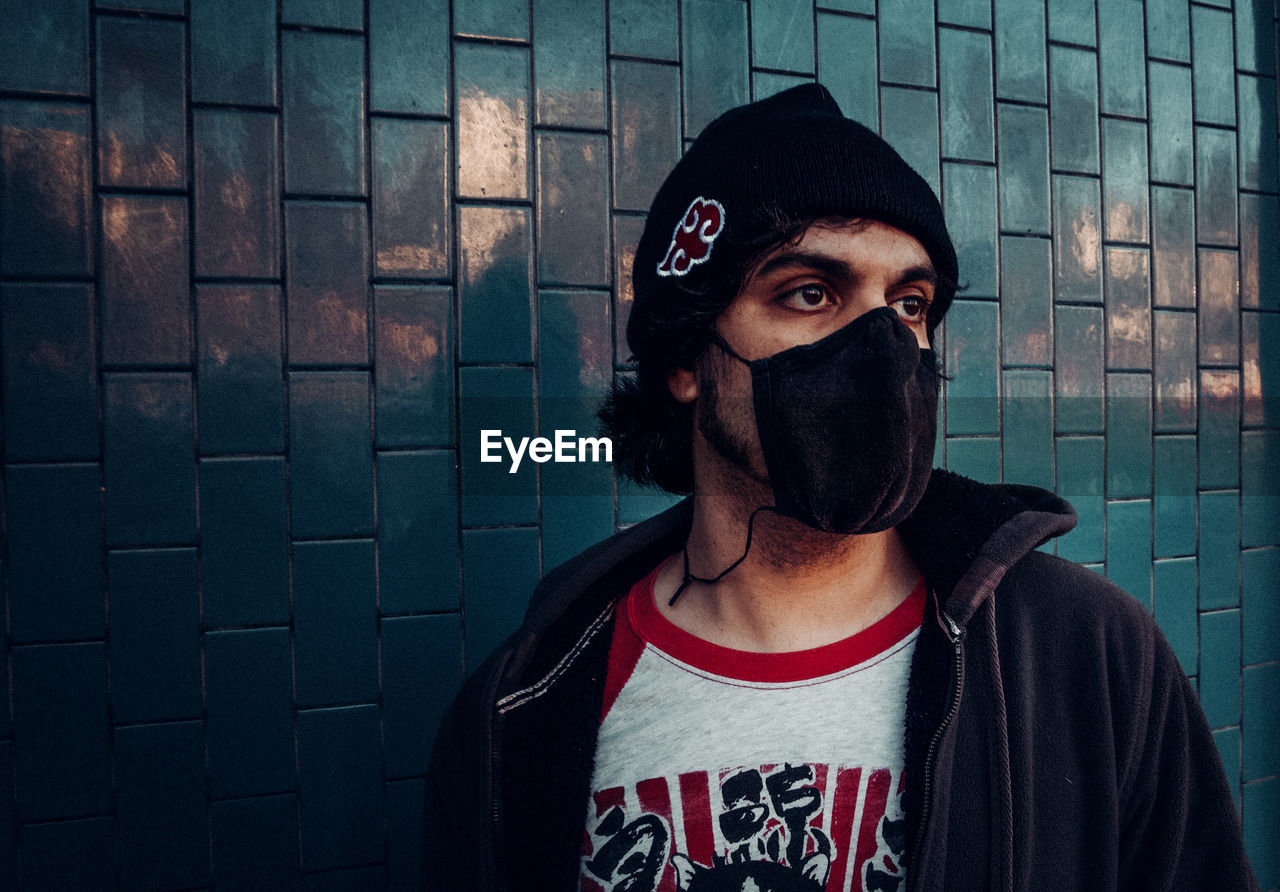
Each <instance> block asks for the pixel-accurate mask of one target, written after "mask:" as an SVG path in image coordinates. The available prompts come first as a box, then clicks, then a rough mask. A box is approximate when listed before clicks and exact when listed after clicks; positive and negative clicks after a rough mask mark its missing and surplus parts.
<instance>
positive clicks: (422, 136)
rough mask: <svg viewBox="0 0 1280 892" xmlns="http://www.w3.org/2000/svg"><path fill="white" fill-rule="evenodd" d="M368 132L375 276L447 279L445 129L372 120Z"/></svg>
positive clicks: (429, 123) (421, 123)
mask: <svg viewBox="0 0 1280 892" xmlns="http://www.w3.org/2000/svg"><path fill="white" fill-rule="evenodd" d="M371 128H372V133H373V137H372V139H373V247H374V267H375V270H376V271H377V274H378V275H382V276H392V277H413V278H443V277H446V276H448V275H449V253H450V252H449V239H450V225H449V217H450V212H449V199H448V191H449V189H448V182H447V180H448V152H449V133H448V128H447V127H446V126H445V125H444V124H438V123H436V122H434V121H408V120H402V119H399V118H374V119H373V122H372V124H371Z"/></svg>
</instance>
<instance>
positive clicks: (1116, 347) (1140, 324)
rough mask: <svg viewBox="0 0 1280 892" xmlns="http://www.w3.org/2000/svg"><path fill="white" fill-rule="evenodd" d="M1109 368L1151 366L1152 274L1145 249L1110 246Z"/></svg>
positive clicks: (1107, 285)
mask: <svg viewBox="0 0 1280 892" xmlns="http://www.w3.org/2000/svg"><path fill="white" fill-rule="evenodd" d="M1106 257H1107V275H1106V284H1105V289H1104V290H1105V293H1106V296H1107V298H1106V301H1107V303H1106V318H1107V367H1108V368H1112V369H1149V368H1151V274H1150V267H1149V258H1148V253H1147V251H1146V250H1145V249H1143V248H1107V249H1106Z"/></svg>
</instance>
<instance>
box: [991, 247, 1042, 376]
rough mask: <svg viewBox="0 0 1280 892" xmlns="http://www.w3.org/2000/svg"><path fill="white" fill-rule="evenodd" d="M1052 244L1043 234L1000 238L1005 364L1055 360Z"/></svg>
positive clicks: (1001, 315)
mask: <svg viewBox="0 0 1280 892" xmlns="http://www.w3.org/2000/svg"><path fill="white" fill-rule="evenodd" d="M1051 247H1052V246H1051V244H1050V243H1049V241H1048V239H1040V238H1002V239H1001V240H1000V257H1001V262H1000V321H1001V325H1002V327H1003V333H1002V337H1001V340H1002V341H1003V343H1004V363H1005V365H1051V364H1052V363H1053V294H1052V292H1050V290H1049V289H1047V288H1045V287H1044V283H1045V282H1047V281H1048V280H1049V278H1050V276H1051V273H1050V269H1051V268H1052V266H1051V264H1052V259H1051V257H1050V251H1051Z"/></svg>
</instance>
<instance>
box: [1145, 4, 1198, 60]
mask: <svg viewBox="0 0 1280 892" xmlns="http://www.w3.org/2000/svg"><path fill="white" fill-rule="evenodd" d="M1145 6H1146V19H1147V53H1148V54H1150V55H1151V56H1153V57H1156V58H1160V59H1173V60H1175V61H1178V62H1190V61H1191V19H1190V16H1189V14H1188V13H1189V6H1190V4H1187V3H1183V2H1182V0H1147V2H1146V4H1145Z"/></svg>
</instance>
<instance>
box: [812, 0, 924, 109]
mask: <svg viewBox="0 0 1280 892" xmlns="http://www.w3.org/2000/svg"><path fill="white" fill-rule="evenodd" d="M877 43H878V41H877V39H876V22H875V20H874V19H863V18H853V17H852V16H844V15H830V14H827V13H823V12H819V13H818V80H819V81H820V82H821V83H822V84H824V85H825V86H826V88H827V89H828V90H830V91H831V95H832V97H833V98H834V99H835V100H836V102H837V103H838V104H839V106H840V110H841V111H842V112H844V113H845V115H846V117H850V118H853V119H854V120H855V121H861V122H862V123H864V124H866V125H868V126H870V127H873V128H874V126H875V123H876V122H877V121H879V120H880V90H879V87H878V83H879V74H878V73H877V72H878V64H877ZM946 83H947V82H946V80H945V78H944V80H943V86H944V87H945V86H946ZM944 133H945V129H944Z"/></svg>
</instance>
